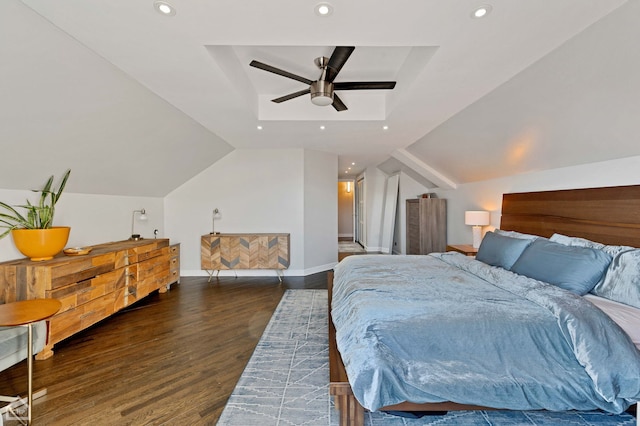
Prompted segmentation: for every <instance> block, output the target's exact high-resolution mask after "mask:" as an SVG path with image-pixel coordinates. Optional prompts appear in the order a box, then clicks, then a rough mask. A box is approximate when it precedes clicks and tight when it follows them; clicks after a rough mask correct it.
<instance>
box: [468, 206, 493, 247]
mask: <svg viewBox="0 0 640 426" xmlns="http://www.w3.org/2000/svg"><path fill="white" fill-rule="evenodd" d="M489 223H491V213H489V212H487V211H480V210H468V211H466V212H464V224H465V225H471V226H472V227H473V228H472V229H473V248H478V247H480V242H481V241H482V227H483V226H487V225H489Z"/></svg>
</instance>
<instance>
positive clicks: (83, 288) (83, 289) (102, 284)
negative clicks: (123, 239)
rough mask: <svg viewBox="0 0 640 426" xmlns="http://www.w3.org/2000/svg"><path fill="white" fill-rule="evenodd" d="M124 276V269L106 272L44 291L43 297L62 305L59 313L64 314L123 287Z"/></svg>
mask: <svg viewBox="0 0 640 426" xmlns="http://www.w3.org/2000/svg"><path fill="white" fill-rule="evenodd" d="M124 274H125V270H124V269H118V270H116V271H111V272H107V273H106V274H102V275H98V276H97V277H94V278H92V279H89V280H84V281H80V282H78V283H74V284H71V285H67V286H64V287H60V288H57V289H55V290H49V291H46V292H45V297H48V298H52V299H58V300H59V301H60V303H62V308H60V311H59V312H65V311H68V310H70V309H74V308H75V307H77V306H79V305H82V304H84V303H88V302H90V301H91V300H93V299H96V298H98V297H100V296H104V295H105V294H107V293H112V292H114V291H115V290H116V289H118V288H122V287H124V283H125V279H124Z"/></svg>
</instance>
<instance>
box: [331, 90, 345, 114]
mask: <svg viewBox="0 0 640 426" xmlns="http://www.w3.org/2000/svg"><path fill="white" fill-rule="evenodd" d="M331 106H332V107H334V108H335V109H336V111H346V110H347V106H346V105H345V104H344V102H342V99H340V98H339V97H338V95H336V94H335V93H334V94H333V103H332V104H331Z"/></svg>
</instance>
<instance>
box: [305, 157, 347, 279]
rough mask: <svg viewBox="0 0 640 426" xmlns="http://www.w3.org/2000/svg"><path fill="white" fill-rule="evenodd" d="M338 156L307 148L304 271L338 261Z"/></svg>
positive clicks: (314, 270)
mask: <svg viewBox="0 0 640 426" xmlns="http://www.w3.org/2000/svg"><path fill="white" fill-rule="evenodd" d="M336 176H338V156H337V155H335V154H328V153H325V152H318V151H309V150H307V151H304V234H303V237H304V269H305V273H304V275H308V274H310V273H314V272H320V271H326V270H327V269H331V268H332V267H333V266H334V265H335V264H336V263H337V262H338V213H337V212H338V187H337V186H336Z"/></svg>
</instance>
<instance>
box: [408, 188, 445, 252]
mask: <svg viewBox="0 0 640 426" xmlns="http://www.w3.org/2000/svg"><path fill="white" fill-rule="evenodd" d="M406 244H407V254H429V253H433V252H444V251H446V248H447V200H444V199H441V198H412V199H408V200H407V239H406Z"/></svg>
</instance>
